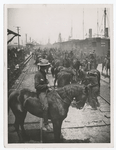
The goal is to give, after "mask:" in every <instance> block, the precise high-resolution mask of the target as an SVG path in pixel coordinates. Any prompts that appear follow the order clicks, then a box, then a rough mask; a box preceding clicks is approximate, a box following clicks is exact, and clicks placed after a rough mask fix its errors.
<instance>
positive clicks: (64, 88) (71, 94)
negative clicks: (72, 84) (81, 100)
mask: <svg viewBox="0 0 116 150" xmlns="http://www.w3.org/2000/svg"><path fill="white" fill-rule="evenodd" d="M71 89H72V88H71ZM63 90H64V92H65V96H66V99H68V100H69V103H68V102H67V101H64V100H63V99H62V98H61V101H62V102H63V103H65V104H67V105H70V103H71V100H70V98H69V97H68V96H67V95H68V94H67V91H66V89H65V87H63ZM60 97H61V96H60ZM70 97H72V94H71V96H70Z"/></svg>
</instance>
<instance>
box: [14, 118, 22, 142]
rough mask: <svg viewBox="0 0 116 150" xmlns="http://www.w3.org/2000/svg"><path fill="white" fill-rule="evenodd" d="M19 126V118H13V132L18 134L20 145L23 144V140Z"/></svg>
mask: <svg viewBox="0 0 116 150" xmlns="http://www.w3.org/2000/svg"><path fill="white" fill-rule="evenodd" d="M19 124H20V117H19V116H15V123H14V127H15V130H16V132H17V134H18V137H19V142H20V143H22V142H23V138H22V135H21V132H20V130H19Z"/></svg>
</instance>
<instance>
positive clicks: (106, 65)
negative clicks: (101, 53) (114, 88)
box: [102, 57, 110, 76]
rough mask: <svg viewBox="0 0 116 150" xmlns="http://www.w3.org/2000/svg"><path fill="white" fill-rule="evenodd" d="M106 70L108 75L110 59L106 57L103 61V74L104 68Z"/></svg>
mask: <svg viewBox="0 0 116 150" xmlns="http://www.w3.org/2000/svg"><path fill="white" fill-rule="evenodd" d="M104 68H105V70H106V76H108V70H109V75H110V59H109V58H106V57H105V58H104V60H103V62H102V74H103V70H104Z"/></svg>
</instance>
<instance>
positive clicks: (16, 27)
mask: <svg viewBox="0 0 116 150" xmlns="http://www.w3.org/2000/svg"><path fill="white" fill-rule="evenodd" d="M16 28H17V33H18V34H19V29H20V27H18V26H17V27H16ZM19 46H20V41H19V36H18V48H19Z"/></svg>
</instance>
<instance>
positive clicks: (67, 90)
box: [56, 84, 85, 98]
mask: <svg viewBox="0 0 116 150" xmlns="http://www.w3.org/2000/svg"><path fill="white" fill-rule="evenodd" d="M83 88H85V85H83V84H69V85H66V86H64V87H61V88H58V89H56V92H58V94H59V95H62V97H64V98H65V97H67V96H68V95H70V96H76V95H78V93H77V90H78V89H80V90H81V89H83Z"/></svg>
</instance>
